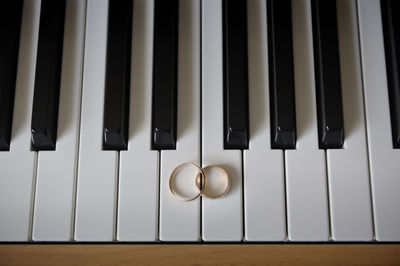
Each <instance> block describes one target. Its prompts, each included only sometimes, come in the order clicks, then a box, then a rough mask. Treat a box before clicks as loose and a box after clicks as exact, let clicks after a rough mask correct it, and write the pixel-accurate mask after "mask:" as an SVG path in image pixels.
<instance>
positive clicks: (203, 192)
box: [169, 163, 230, 202]
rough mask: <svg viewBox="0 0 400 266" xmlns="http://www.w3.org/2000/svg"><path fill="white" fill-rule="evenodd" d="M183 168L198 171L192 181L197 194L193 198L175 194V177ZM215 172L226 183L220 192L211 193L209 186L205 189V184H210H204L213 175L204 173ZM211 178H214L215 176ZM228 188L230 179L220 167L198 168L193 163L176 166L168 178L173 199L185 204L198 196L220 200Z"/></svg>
mask: <svg viewBox="0 0 400 266" xmlns="http://www.w3.org/2000/svg"><path fill="white" fill-rule="evenodd" d="M185 167H195V168H197V170H198V171H197V172H196V174H195V180H194V182H195V185H196V189H197V191H198V193H197V194H196V195H195V196H193V197H185V196H184V195H183V194H182V193H179V192H177V190H176V189H175V185H174V180H175V177H176V175H177V173H178V172H179V171H180V170H182V169H183V168H185ZM215 170H216V171H218V172H219V173H220V174H219V176H222V177H223V179H224V181H225V182H226V186H225V189H224V190H222V191H221V192H215V191H213V189H212V187H211V185H209V186H208V187H207V184H209V183H210V182H208V183H207V184H206V180H207V178H210V177H209V176H214V175H207V173H206V172H210V171H215ZM213 178H215V176H214V177H213ZM229 187H230V177H229V175H228V173H227V172H226V171H225V170H224V169H223V168H222V167H219V166H216V165H209V166H207V167H204V168H201V167H200V166H198V165H197V164H194V163H183V164H180V165H178V166H177V167H176V168H175V169H174V170H173V171H172V173H171V175H170V178H169V189H170V190H171V193H172V195H174V197H175V198H176V199H178V200H180V201H185V202H186V201H191V200H195V199H197V198H198V197H199V196H203V197H206V198H210V199H217V198H221V197H223V196H224V195H225V194H226V193H227V192H228V190H229Z"/></svg>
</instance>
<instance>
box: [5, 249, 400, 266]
mask: <svg viewBox="0 0 400 266" xmlns="http://www.w3.org/2000/svg"><path fill="white" fill-rule="evenodd" d="M69 264H72V265H110V264H111V265H156V264H162V265H227V264H228V265H268V264H270V265H286V264H293V265H296V266H301V265H324V266H326V265H362V266H368V265H400V244H199V245H197V244H187V245H184V244H151V245H150V244H0V265H69Z"/></svg>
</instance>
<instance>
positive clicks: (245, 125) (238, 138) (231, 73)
mask: <svg viewBox="0 0 400 266" xmlns="http://www.w3.org/2000/svg"><path fill="white" fill-rule="evenodd" d="M222 12H223V15H222V16H223V17H222V19H223V23H222V27H223V47H224V48H223V49H224V51H223V67H224V72H223V75H224V148H225V149H247V148H248V146H249V139H248V138H249V106H248V104H249V103H248V102H249V99H248V97H249V96H248V73H247V68H248V64H247V18H246V17H247V16H246V1H245V0H237V1H228V0H223V1H222Z"/></svg>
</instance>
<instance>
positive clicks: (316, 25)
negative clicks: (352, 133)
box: [311, 0, 344, 149]
mask: <svg viewBox="0 0 400 266" xmlns="http://www.w3.org/2000/svg"><path fill="white" fill-rule="evenodd" d="M311 9H312V27H313V41H314V65H315V87H316V96H317V117H318V136H319V148H320V149H340V148H342V147H343V141H344V126H343V108H342V91H341V90H342V88H341V78H340V61H339V40H338V30H337V18H336V1H335V0H324V1H318V0H312V1H311Z"/></svg>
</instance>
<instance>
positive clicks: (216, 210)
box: [202, 0, 243, 241]
mask: <svg viewBox="0 0 400 266" xmlns="http://www.w3.org/2000/svg"><path fill="white" fill-rule="evenodd" d="M222 53H223V51H222V2H221V0H203V1H202V106H203V108H202V166H203V167H205V166H208V165H218V166H221V167H222V168H224V169H225V171H227V173H228V174H229V175H230V178H231V187H230V189H229V192H228V193H227V194H226V195H225V196H224V197H222V198H219V199H205V198H202V238H203V240H204V241H241V240H242V238H243V216H242V212H243V210H242V203H243V202H242V152H241V151H240V150H224V147H223V76H222V73H223V72H222V71H223V70H222V66H223V65H222Z"/></svg>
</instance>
